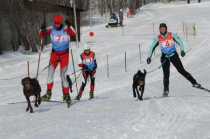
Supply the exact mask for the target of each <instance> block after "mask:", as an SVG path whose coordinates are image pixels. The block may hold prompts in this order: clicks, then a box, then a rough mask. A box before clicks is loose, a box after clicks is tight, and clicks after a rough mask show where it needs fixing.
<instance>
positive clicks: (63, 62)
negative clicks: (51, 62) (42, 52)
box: [60, 53, 69, 95]
mask: <svg viewBox="0 0 210 139" xmlns="http://www.w3.org/2000/svg"><path fill="white" fill-rule="evenodd" d="M68 64H69V53H66V54H64V55H61V56H60V70H61V72H60V77H61V84H62V89H63V92H64V94H65V95H69V84H68V81H67V78H66V72H67V70H68Z"/></svg>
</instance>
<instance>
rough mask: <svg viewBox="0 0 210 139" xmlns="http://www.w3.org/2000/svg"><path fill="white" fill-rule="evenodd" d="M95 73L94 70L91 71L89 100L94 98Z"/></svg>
mask: <svg viewBox="0 0 210 139" xmlns="http://www.w3.org/2000/svg"><path fill="white" fill-rule="evenodd" d="M95 73H96V69H95V70H93V71H91V73H90V99H92V98H94V88H95Z"/></svg>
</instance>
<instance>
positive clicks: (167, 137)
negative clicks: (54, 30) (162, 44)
mask: <svg viewBox="0 0 210 139" xmlns="http://www.w3.org/2000/svg"><path fill="white" fill-rule="evenodd" d="M209 13H210V2H209V1H208V0H205V1H204V2H203V1H202V3H200V4H198V3H196V2H195V1H192V4H190V5H188V4H186V2H172V3H169V4H163V3H156V4H149V5H147V6H145V7H143V8H141V10H140V11H137V14H136V15H135V17H134V18H126V16H125V15H126V13H124V19H125V20H124V24H125V26H124V28H123V29H122V28H121V27H119V28H105V25H106V24H105V23H104V24H102V21H104V19H103V18H100V17H99V16H98V17H95V18H94V20H100V21H98V24H95V25H94V26H93V28H92V29H91V30H90V28H89V27H83V28H82V29H83V31H82V33H83V34H82V38H81V40H82V41H83V42H84V41H85V42H88V41H90V37H89V32H90V31H93V32H94V33H95V36H94V37H93V44H92V50H93V51H94V52H95V53H96V59H97V62H98V70H97V73H96V88H95V96H96V97H97V98H95V99H93V100H91V101H90V100H88V98H89V83H88V85H87V86H86V88H85V91H84V93H83V96H82V98H81V100H80V101H79V102H78V101H75V100H73V105H72V106H71V107H70V108H66V104H65V102H64V103H60V102H42V104H41V106H40V107H39V108H35V107H33V108H34V113H33V114H30V113H27V112H25V109H26V106H27V104H26V103H21V104H20V103H18V104H8V103H10V102H21V101H25V97H24V96H23V91H22V85H21V79H22V78H24V77H25V76H27V60H29V62H30V76H31V77H35V76H36V70H37V61H38V54H37V53H30V52H25V51H24V50H19V51H18V52H7V53H5V54H4V55H2V56H0V115H1V116H0V138H1V139H14V138H16V139H17V138H21V139H28V138H32V139H38V138H41V139H58V138H62V139H67V138H68V139H69V138H70V139H134V138H136V139H156V138H157V139H198V138H199V139H206V138H210V132H209V130H210V127H209V124H210V118H209V117H210V94H209V93H208V92H205V91H202V90H198V89H195V88H192V85H191V84H190V83H189V82H188V81H187V80H186V79H185V78H184V77H182V76H181V75H180V74H179V73H178V72H177V70H176V69H175V68H174V66H173V65H172V64H171V67H170V69H171V72H170V93H169V97H168V98H155V96H161V95H162V93H163V83H162V82H163V73H162V69H158V70H156V71H155V72H152V73H149V74H147V77H146V86H145V92H144V97H143V99H144V101H143V102H142V101H141V102H140V101H136V99H134V98H133V96H132V88H131V85H132V78H133V75H134V74H135V73H136V72H137V70H139V69H140V70H143V69H146V70H147V72H149V71H152V70H154V69H156V68H158V67H159V66H160V64H161V63H160V56H158V54H160V50H159V47H157V48H156V51H155V53H156V56H154V55H153V59H152V62H151V64H149V65H148V64H146V59H147V55H148V51H149V48H150V45H151V43H152V41H153V39H154V37H156V36H157V35H158V34H159V30H158V27H159V24H160V23H162V22H165V23H166V24H167V25H168V30H169V31H172V32H174V33H177V34H178V35H179V37H180V38H181V39H182V40H183V43H184V46H185V52H186V56H185V57H184V58H182V57H181V60H182V62H183V65H184V67H185V69H186V70H187V71H188V72H189V73H191V74H192V75H193V77H194V78H195V79H196V80H197V82H198V83H200V84H202V86H204V87H206V88H209V89H210V81H209V79H210V62H209V59H210V54H209V52H210V14H209ZM182 21H184V22H189V23H192V24H194V23H195V25H196V30H197V36H196V38H195V39H194V37H193V36H188V42H187V40H186V35H185V34H184V33H183V28H182ZM153 22H154V25H155V30H154V35H153ZM139 44H140V45H141V50H142V62H141V63H140V61H139V59H140V58H139ZM72 49H73V52H74V60H75V64H76V70H78V69H79V67H77V63H78V60H79V54H80V53H82V51H83V50H82V49H83V48H82V46H80V48H79V49H77V48H75V43H72ZM188 50H189V51H188ZM50 51H51V45H48V46H46V48H45V50H44V52H43V53H42V55H41V63H40V71H41V70H42V69H44V68H45V67H46V66H47V65H48V63H49V54H50ZM177 51H178V53H180V50H179V47H177ZM125 52H126V54H127V72H125V64H124V62H125ZM107 54H108V55H109V64H110V74H109V78H108V77H107V66H106V64H107V61H106V60H107ZM72 72H73V69H72V63H71V60H70V64H69V70H68V73H69V74H70V73H72ZM46 78H47V70H45V71H43V72H42V73H41V74H40V75H39V77H38V79H39V82H40V84H41V87H42V95H43V94H45V91H46ZM71 78H72V80H73V79H74V76H71ZM80 85H81V77H79V78H78V86H80ZM75 87H76V86H75V85H74V86H73V89H74V92H73V93H72V94H70V95H71V98H72V99H74V98H75V97H76V94H77V93H76V88H75ZM52 93H53V94H52V98H51V99H52V100H61V97H62V89H61V80H60V73H59V67H58V68H57V69H56V73H55V75H54V88H53V92H52ZM31 99H32V98H31Z"/></svg>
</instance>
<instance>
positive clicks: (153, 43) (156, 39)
mask: <svg viewBox="0 0 210 139" xmlns="http://www.w3.org/2000/svg"><path fill="white" fill-rule="evenodd" d="M157 46H158V38H157V37H156V38H155V40H154V41H153V42H152V45H151V46H150V49H149V54H148V57H152V53H153V51H154V50H155V48H156V47H157Z"/></svg>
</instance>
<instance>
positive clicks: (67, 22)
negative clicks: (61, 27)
mask: <svg viewBox="0 0 210 139" xmlns="http://www.w3.org/2000/svg"><path fill="white" fill-rule="evenodd" d="M65 23H66V25H68V26H69V27H70V26H71V23H70V21H69V20H67V19H66V20H65Z"/></svg>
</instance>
